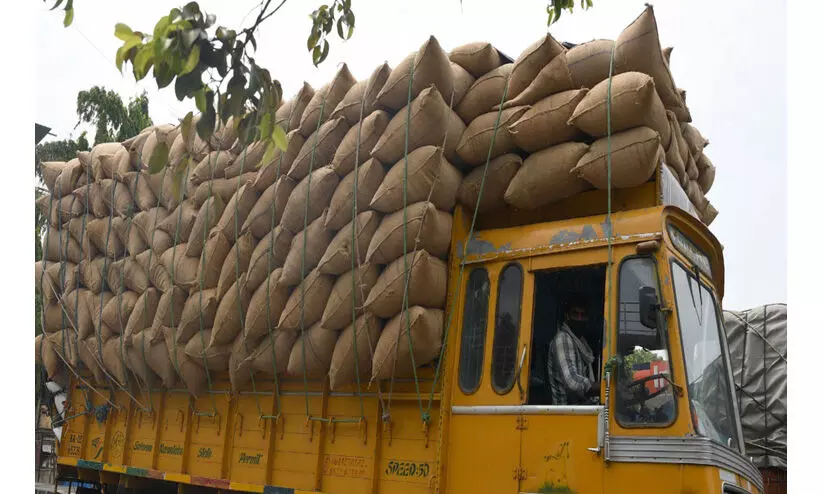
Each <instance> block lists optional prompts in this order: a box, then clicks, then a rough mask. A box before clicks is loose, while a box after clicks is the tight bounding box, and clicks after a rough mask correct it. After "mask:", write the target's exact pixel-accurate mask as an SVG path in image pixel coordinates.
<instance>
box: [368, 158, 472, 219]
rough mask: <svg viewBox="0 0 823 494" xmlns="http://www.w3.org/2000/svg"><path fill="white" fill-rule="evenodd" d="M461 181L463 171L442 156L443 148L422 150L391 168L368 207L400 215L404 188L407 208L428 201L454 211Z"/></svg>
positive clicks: (440, 207)
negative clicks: (409, 205) (408, 205)
mask: <svg viewBox="0 0 823 494" xmlns="http://www.w3.org/2000/svg"><path fill="white" fill-rule="evenodd" d="M404 178H405V187H404ZM462 179H463V175H462V174H461V173H460V171H459V170H458V169H457V168H455V167H454V166H452V164H451V163H449V162H448V161H447V160H446V158H445V157H444V156H443V149H442V148H439V147H435V146H423V147H420V148H417V149H415V150H414V151H412V152H410V153H409V155H408V158H407V159H406V158H404V159H401V160H400V161H398V162H397V163H395V164H394V166H392V167H391V169H390V170H389V172H388V173H387V174H386V178H384V179H383V181H382V183H381V184H380V187H379V188H378V189H377V191H376V192H375V193H374V197H373V198H372V199H371V203H370V204H369V206H371V208H372V209H374V210H377V211H380V212H382V213H393V212H395V211H400V210H402V209H403V191H404V188H405V193H406V204H413V203H415V202H420V201H426V200H428V201H430V202H431V203H432V204H434V206H435V207H436V208H437V209H439V210H441V211H451V210H452V209H454V203H455V201H456V196H457V188H458V187H459V186H460V181H461V180H462Z"/></svg>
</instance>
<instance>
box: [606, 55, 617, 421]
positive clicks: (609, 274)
mask: <svg viewBox="0 0 823 494" xmlns="http://www.w3.org/2000/svg"><path fill="white" fill-rule="evenodd" d="M616 45H617V42H614V43H612V50H611V55H610V57H609V83H608V90H607V93H608V94H607V101H608V102H607V104H606V140H607V141H606V142H607V147H608V150H607V153H608V154H607V155H606V174H607V181H608V187H607V189H608V190H607V191H606V202H607V206H606V228H608V231H607V232H605V233H606V234H607V235H608V237H607V240H608V247H607V252H608V261H607V264H606V270H607V274H606V279H607V280H608V281H607V282H606V287H607V298H608V301H609V303H608V309H607V316H606V342H605V343H606V345H605V351H604V353H605V355H604V356H603V362H606V363H607V371H606V372H607V373H609V370H610V368H611V363H609V359H610V354H611V331H612V328H611V324H612V320H613V314H612V305H613V304H612V264H613V262H614V260H613V256H614V247H613V245H612V242H613V239H614V231H613V229H614V225H613V224H612V79H613V77H614V76H613V74H614V49H615V46H616ZM606 405H607V406H608V403H607V404H606Z"/></svg>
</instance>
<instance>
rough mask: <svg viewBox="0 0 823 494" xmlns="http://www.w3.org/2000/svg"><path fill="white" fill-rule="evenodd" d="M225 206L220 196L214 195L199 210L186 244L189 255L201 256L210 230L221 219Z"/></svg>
mask: <svg viewBox="0 0 823 494" xmlns="http://www.w3.org/2000/svg"><path fill="white" fill-rule="evenodd" d="M225 207H226V206H225V204H224V203H223V200H222V199H220V196H213V197H210V198H209V199H208V200H207V201H206V202H205V203H204V204H203V206H202V207H201V208H200V209H199V210H198V211H197V217H196V218H195V220H194V224H193V225H192V227H191V233H190V234H189V238H188V243H187V244H186V255H187V256H191V257H200V254H202V253H203V247H204V246H205V245H206V241H207V240H208V235H209V232H210V231H211V229H212V228H214V227H215V226H216V225H217V222H218V221H220V217H221V216H222V215H223V210H224V209H225Z"/></svg>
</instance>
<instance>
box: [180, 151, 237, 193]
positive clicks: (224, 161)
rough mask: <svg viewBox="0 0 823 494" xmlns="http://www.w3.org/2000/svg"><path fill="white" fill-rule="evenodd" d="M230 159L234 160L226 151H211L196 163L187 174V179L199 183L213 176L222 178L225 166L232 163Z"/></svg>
mask: <svg viewBox="0 0 823 494" xmlns="http://www.w3.org/2000/svg"><path fill="white" fill-rule="evenodd" d="M232 161H234V156H232V155H231V153H229V152H228V151H212V152H210V153H209V154H207V155H206V157H205V158H203V159H202V160H200V162H199V163H197V166H195V167H194V169H193V170H192V171H191V173H190V174H189V181H190V182H192V183H193V184H195V185H200V184H202V183H203V182H207V181H209V180H214V179H215V178H224V177H225V176H226V168H228V167H229V166H230V165H231V164H232Z"/></svg>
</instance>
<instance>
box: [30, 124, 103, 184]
mask: <svg viewBox="0 0 823 494" xmlns="http://www.w3.org/2000/svg"><path fill="white" fill-rule="evenodd" d="M89 149H90V146H89V141H88V139H86V133H85V132H83V133H82V134H80V137H78V138H77V140H76V141H73V140H71V139H64V140H62V141H50V142H42V143H40V144H38V145H37V146H36V147H35V148H34V174H35V175H37V178H39V179H40V180H42V179H43V173H42V170H41V169H40V163H42V162H46V161H69V160H71V159H74V158H75V157H76V156H77V151H88V150H89Z"/></svg>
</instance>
